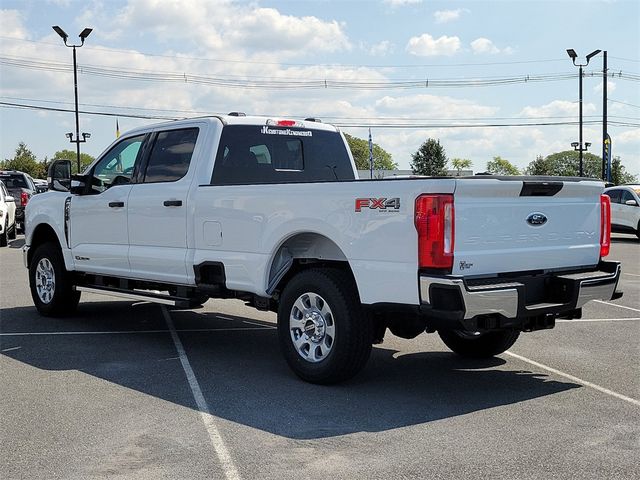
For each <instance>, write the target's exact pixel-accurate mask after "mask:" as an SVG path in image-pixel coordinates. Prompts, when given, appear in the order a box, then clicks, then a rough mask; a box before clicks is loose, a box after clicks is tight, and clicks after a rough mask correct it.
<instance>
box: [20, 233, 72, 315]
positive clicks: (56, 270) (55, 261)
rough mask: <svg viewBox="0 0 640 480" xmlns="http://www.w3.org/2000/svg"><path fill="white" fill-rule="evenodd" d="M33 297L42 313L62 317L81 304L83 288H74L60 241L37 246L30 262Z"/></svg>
mask: <svg viewBox="0 0 640 480" xmlns="http://www.w3.org/2000/svg"><path fill="white" fill-rule="evenodd" d="M29 287H30V288H31V298H32V299H33V303H34V305H35V306H36V309H37V310H38V312H39V313H40V315H42V316H45V317H61V316H65V315H69V314H72V313H73V312H75V310H76V308H77V307H78V302H79V301H80V292H78V291H76V290H74V288H73V279H72V275H71V273H70V272H68V271H67V270H66V269H65V266H64V260H63V258H62V252H61V251H60V247H58V245H57V244H55V243H52V242H48V243H43V244H42V245H40V246H39V247H37V248H36V250H35V252H34V253H33V258H32V259H31V263H30V265H29Z"/></svg>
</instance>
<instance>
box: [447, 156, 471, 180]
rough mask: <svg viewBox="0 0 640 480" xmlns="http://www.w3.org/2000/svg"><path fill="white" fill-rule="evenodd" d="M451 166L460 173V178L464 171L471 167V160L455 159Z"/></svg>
mask: <svg viewBox="0 0 640 480" xmlns="http://www.w3.org/2000/svg"><path fill="white" fill-rule="evenodd" d="M451 165H453V168H455V169H456V170H457V171H458V176H460V172H461V171H462V170H464V169H465V168H469V167H470V166H471V160H469V159H467V158H454V159H452V160H451Z"/></svg>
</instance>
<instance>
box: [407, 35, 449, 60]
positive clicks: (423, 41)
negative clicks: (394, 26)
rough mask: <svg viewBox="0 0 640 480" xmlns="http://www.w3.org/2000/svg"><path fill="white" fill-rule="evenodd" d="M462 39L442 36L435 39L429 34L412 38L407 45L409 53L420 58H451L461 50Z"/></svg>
mask: <svg viewBox="0 0 640 480" xmlns="http://www.w3.org/2000/svg"><path fill="white" fill-rule="evenodd" d="M460 45H461V44H460V39H459V38H458V37H448V36H446V35H443V36H441V37H440V38H438V39H434V38H433V37H432V36H431V35H429V34H428V33H425V34H422V35H420V36H419V37H412V38H411V39H409V43H408V44H407V49H406V50H407V52H409V53H411V54H412V55H417V56H420V57H433V56H438V55H446V56H451V55H454V54H455V53H456V52H457V51H458V50H460Z"/></svg>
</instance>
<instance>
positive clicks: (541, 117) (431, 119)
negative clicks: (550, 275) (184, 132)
mask: <svg viewBox="0 0 640 480" xmlns="http://www.w3.org/2000/svg"><path fill="white" fill-rule="evenodd" d="M0 99H5V100H16V101H20V102H30V103H47V104H58V105H74V103H73V102H67V101H61V100H45V99H40V98H24V97H9V96H0ZM611 101H615V100H611ZM617 103H623V102H617ZM80 105H81V106H83V107H98V108H102V109H116V108H117V109H123V110H136V111H138V112H140V111H145V112H165V113H179V114H188V115H199V116H206V115H224V112H211V111H205V110H179V109H167V108H149V107H132V106H125V105H104V104H96V103H81V104H80ZM627 105H629V104H627ZM638 108H640V107H638ZM279 116H283V117H295V115H290V114H286V113H284V114H280V115H279ZM322 117H323V118H324V119H325V120H327V121H329V122H330V123H331V121H333V120H338V121H340V120H346V121H356V120H359V121H385V122H389V121H405V122H406V121H409V120H410V121H413V122H434V121H443V122H446V121H448V122H456V121H480V120H493V121H495V120H524V119H526V120H561V119H573V118H575V115H534V116H527V117H522V116H516V117H427V118H416V117H411V118H408V117H406V116H402V117H387V116H375V117H344V116H333V115H323V116H322ZM170 118H173V117H170ZM583 118H593V119H600V118H602V117H601V115H584V116H583ZM609 118H612V119H620V120H640V118H638V117H628V116H623V115H609Z"/></svg>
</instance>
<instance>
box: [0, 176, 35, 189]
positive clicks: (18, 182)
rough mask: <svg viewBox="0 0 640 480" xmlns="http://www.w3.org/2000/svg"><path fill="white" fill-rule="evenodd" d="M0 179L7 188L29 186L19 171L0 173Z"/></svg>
mask: <svg viewBox="0 0 640 480" xmlns="http://www.w3.org/2000/svg"><path fill="white" fill-rule="evenodd" d="M0 180H2V181H3V182H4V184H5V185H6V186H7V188H29V186H28V185H27V182H26V181H25V178H24V175H20V174H19V173H9V174H6V173H4V174H0Z"/></svg>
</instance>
